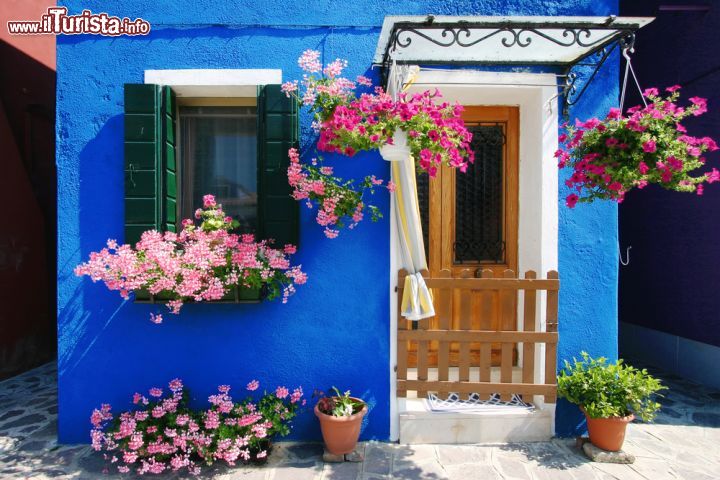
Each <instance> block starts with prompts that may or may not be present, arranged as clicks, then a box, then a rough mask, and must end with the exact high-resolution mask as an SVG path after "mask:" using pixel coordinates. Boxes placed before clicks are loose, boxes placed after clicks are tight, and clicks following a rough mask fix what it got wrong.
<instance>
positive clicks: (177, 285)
mask: <svg viewBox="0 0 720 480" xmlns="http://www.w3.org/2000/svg"><path fill="white" fill-rule="evenodd" d="M203 204H204V205H203V207H204V208H202V209H198V210H197V211H196V212H195V217H196V219H197V220H199V221H200V223H199V224H196V223H195V222H194V221H193V220H190V219H186V220H183V222H182V226H183V228H182V231H181V232H180V233H177V234H176V233H174V232H158V231H155V230H149V231H146V232H144V233H143V234H142V236H141V238H140V241H139V242H137V244H136V245H135V246H134V247H133V246H132V245H118V243H117V242H116V241H115V240H108V242H107V247H106V248H103V249H102V250H101V251H99V252H93V253H91V254H90V259H89V260H88V261H87V262H85V263H82V264H80V265H79V266H77V267H76V268H75V274H76V275H78V276H82V275H88V276H89V277H90V278H91V279H92V280H93V282H96V281H102V282H103V283H105V285H106V286H107V288H108V289H110V290H115V291H119V292H120V295H121V296H122V297H123V298H128V296H129V294H130V293H131V292H139V291H147V292H149V293H150V294H151V295H155V296H157V297H159V298H163V299H166V300H167V306H168V308H169V309H170V311H171V312H172V313H179V312H180V309H181V307H182V306H183V304H184V303H186V302H188V301H194V302H202V301H212V300H219V299H221V298H223V296H224V295H225V294H227V293H228V292H229V290H230V289H231V288H234V287H235V286H239V287H241V288H251V289H261V290H262V291H264V292H265V294H266V298H267V299H269V300H272V299H274V298H277V297H279V296H281V295H282V301H283V303H285V302H287V299H288V297H289V296H291V295H292V294H293V293H294V292H295V285H300V284H303V283H305V281H306V280H307V276H306V275H305V273H304V272H303V271H302V270H301V267H300V266H292V265H291V264H290V259H289V256H290V255H291V254H293V253H295V251H296V248H295V246H293V245H286V246H285V247H284V248H283V249H282V250H280V249H275V248H272V247H271V246H270V245H271V243H270V242H269V241H267V240H262V241H259V242H258V241H256V240H255V238H254V237H253V236H252V235H250V234H245V235H238V234H234V233H232V231H231V230H232V229H233V228H235V227H236V226H237V224H236V222H235V221H234V220H233V219H232V218H231V217H227V216H226V215H225V213H224V212H223V209H222V206H221V205H219V204H217V203H216V202H215V198H214V197H213V196H212V195H205V197H204V200H203ZM151 320H152V321H154V322H155V323H160V322H161V321H162V315H154V314H152V315H151Z"/></svg>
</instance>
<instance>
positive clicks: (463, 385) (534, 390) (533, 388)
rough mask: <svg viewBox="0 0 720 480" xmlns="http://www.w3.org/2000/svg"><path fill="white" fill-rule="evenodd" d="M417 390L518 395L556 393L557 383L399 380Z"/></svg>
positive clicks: (408, 387) (405, 387)
mask: <svg viewBox="0 0 720 480" xmlns="http://www.w3.org/2000/svg"><path fill="white" fill-rule="evenodd" d="M400 386H402V388H403V389H404V390H417V389H418V388H424V389H425V390H428V391H430V392H439V391H440V390H451V391H453V392H458V393H480V394H489V393H499V394H501V395H502V394H513V393H514V394H516V395H554V394H555V389H556V386H555V385H543V384H533V383H530V384H528V383H481V382H420V381H419V380H402V381H401V380H398V388H400Z"/></svg>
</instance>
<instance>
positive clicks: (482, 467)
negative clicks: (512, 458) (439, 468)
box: [445, 463, 503, 480]
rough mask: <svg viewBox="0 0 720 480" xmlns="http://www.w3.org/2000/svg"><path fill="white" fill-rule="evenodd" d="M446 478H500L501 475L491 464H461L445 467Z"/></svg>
mask: <svg viewBox="0 0 720 480" xmlns="http://www.w3.org/2000/svg"><path fill="white" fill-rule="evenodd" d="M445 472H446V474H447V475H448V478H452V479H458V480H502V479H503V477H502V476H501V475H500V473H499V472H498V471H497V470H495V469H494V468H493V467H492V465H487V464H471V463H466V464H461V465H449V466H446V467H445Z"/></svg>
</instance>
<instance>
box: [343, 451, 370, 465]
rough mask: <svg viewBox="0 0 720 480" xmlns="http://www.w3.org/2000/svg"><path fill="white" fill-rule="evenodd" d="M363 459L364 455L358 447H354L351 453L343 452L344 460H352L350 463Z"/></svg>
mask: <svg viewBox="0 0 720 480" xmlns="http://www.w3.org/2000/svg"><path fill="white" fill-rule="evenodd" d="M364 459H365V455H363V452H362V450H361V449H360V448H356V449H355V450H354V451H352V452H351V453H346V454H345V461H346V462H352V463H360V462H362V461H363V460H364Z"/></svg>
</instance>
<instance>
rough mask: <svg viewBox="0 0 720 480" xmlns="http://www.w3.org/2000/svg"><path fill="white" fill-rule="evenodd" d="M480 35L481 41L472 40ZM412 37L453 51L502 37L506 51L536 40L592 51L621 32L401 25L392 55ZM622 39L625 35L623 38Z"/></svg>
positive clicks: (392, 47)
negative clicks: (595, 33) (590, 49)
mask: <svg viewBox="0 0 720 480" xmlns="http://www.w3.org/2000/svg"><path fill="white" fill-rule="evenodd" d="M432 31H436V32H437V31H439V32H440V34H439V35H431V34H429V33H427V32H432ZM549 31H556V32H558V35H556V36H553V35H550V34H548V33H546V32H549ZM476 32H477V33H478V34H479V35H480V36H479V38H475V39H473V38H472V37H473V35H474V34H475V33H476ZM486 32H487V33H486ZM413 36H415V37H418V38H422V39H424V40H427V41H428V42H430V43H432V44H434V45H437V46H438V47H444V48H448V47H452V46H454V45H457V46H459V47H463V48H469V47H474V46H475V45H477V44H479V43H481V42H484V41H486V40H488V39H491V38H493V37H496V36H500V37H499V38H500V44H502V46H504V47H506V48H511V47H515V46H518V47H521V48H526V47H528V46H530V45H531V44H532V42H533V38H534V37H538V38H542V39H545V40H547V41H549V42H552V43H554V44H556V45H558V46H561V47H573V46H578V47H583V48H593V47H596V46H601V45H605V44H606V43H607V42H608V41H611V40H614V39H617V38H618V36H619V35H618V30H615V29H609V30H608V33H607V34H606V35H599V36H597V37H596V38H593V34H592V32H591V31H590V29H589V28H587V27H578V28H571V27H560V28H556V29H554V28H552V27H548V28H546V29H539V28H535V27H511V26H502V27H492V28H490V27H487V26H482V25H479V26H474V25H472V24H469V23H467V24H466V23H464V22H459V23H457V24H453V25H442V24H431V25H423V26H417V25H403V24H398V25H396V27H395V30H394V31H393V33H392V35H391V42H390V45H389V52H390V53H395V52H397V51H399V50H401V49H405V48H408V47H410V46H411V45H412V43H413ZM620 36H623V35H620Z"/></svg>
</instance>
